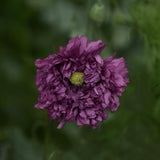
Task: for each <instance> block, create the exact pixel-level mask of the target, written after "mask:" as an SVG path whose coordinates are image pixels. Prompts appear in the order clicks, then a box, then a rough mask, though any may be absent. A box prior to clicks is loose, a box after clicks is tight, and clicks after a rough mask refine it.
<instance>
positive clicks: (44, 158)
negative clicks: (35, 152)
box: [43, 114, 49, 160]
mask: <svg viewBox="0 0 160 160" xmlns="http://www.w3.org/2000/svg"><path fill="white" fill-rule="evenodd" d="M48 127H49V121H48V116H47V115H46V114H45V132H44V134H45V135H44V145H43V146H44V148H43V160H47V152H48V137H49V128H48Z"/></svg>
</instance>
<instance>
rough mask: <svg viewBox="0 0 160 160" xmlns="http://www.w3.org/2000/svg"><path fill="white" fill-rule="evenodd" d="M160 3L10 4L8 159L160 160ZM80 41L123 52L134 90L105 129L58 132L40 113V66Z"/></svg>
mask: <svg viewBox="0 0 160 160" xmlns="http://www.w3.org/2000/svg"><path fill="white" fill-rule="evenodd" d="M159 8H160V2H159V0H141V1H138V0H136V1H135V0H133V1H128V0H108V1H105V0H101V1H97V0H88V1H84V0H83V1H82V0H68V1H66V0H54V1H52V0H38V1H37V0H24V1H21V0H16V1H15V0H7V1H3V2H2V5H0V10H1V15H0V16H1V25H0V40H1V45H0V82H1V85H0V91H1V95H0V124H1V125H0V160H54V159H55V160H56V159H59V160H82V159H84V160H88V159H92V160H106V159H108V160H121V159H123V160H128V159H130V160H132V159H133V160H143V159H145V160H151V159H153V160H158V159H159V157H160V153H159V148H160V138H159V135H160V18H159ZM77 34H79V35H86V36H87V37H88V38H89V40H90V41H95V40H98V39H102V41H103V42H104V43H107V47H106V48H105V50H104V51H103V52H102V54H101V55H102V57H103V58H104V59H105V58H106V57H108V56H110V55H112V54H113V52H115V51H117V57H121V56H123V57H124V58H125V59H126V62H127V67H128V68H129V78H130V84H129V85H128V87H127V89H126V91H125V92H124V93H123V95H122V97H120V107H119V109H118V110H117V112H115V113H113V114H111V113H110V114H109V118H108V119H107V120H106V121H105V122H104V123H103V124H101V126H100V129H98V130H92V129H90V128H89V127H78V126H76V124H75V122H72V123H67V124H66V125H65V126H64V127H63V129H62V130H57V129H56V127H57V123H56V121H53V122H52V123H48V117H47V114H46V112H45V111H41V110H37V109H35V108H34V104H35V103H37V96H38V93H37V87H36V85H35V74H36V67H35V66H34V61H35V59H37V58H43V57H46V56H48V54H50V53H53V50H52V46H54V48H55V51H54V52H58V50H59V46H65V45H66V44H67V41H68V40H69V39H70V38H71V37H74V36H76V35H77Z"/></svg>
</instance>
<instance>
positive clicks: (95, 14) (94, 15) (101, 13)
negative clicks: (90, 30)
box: [90, 2, 105, 23]
mask: <svg viewBox="0 0 160 160" xmlns="http://www.w3.org/2000/svg"><path fill="white" fill-rule="evenodd" d="M90 17H91V19H92V20H94V21H96V22H99V23H102V22H103V21H104V20H105V7H104V5H103V3H102V2H98V3H96V4H95V5H93V7H92V8H91V10H90Z"/></svg>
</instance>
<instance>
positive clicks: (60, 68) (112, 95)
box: [35, 36, 129, 129]
mask: <svg viewBox="0 0 160 160" xmlns="http://www.w3.org/2000/svg"><path fill="white" fill-rule="evenodd" d="M105 46H106V44H103V43H102V41H101V40H98V41H95V42H90V43H89V44H87V37H85V36H82V37H81V38H79V37H78V36H77V37H75V38H73V39H71V40H70V41H69V43H68V44H67V46H66V47H60V51H59V53H55V54H51V55H49V56H48V57H46V58H44V59H37V60H36V61H35V65H36V66H37V76H36V84H37V85H38V91H39V98H38V101H39V102H38V104H36V105H35V107H36V108H37V109H46V110H47V112H48V115H49V117H50V121H51V120H52V119H57V121H58V123H59V125H58V127H57V128H59V129H60V128H62V126H63V125H64V124H65V123H66V122H67V121H69V122H70V121H74V120H75V121H76V123H77V125H78V126H83V125H87V126H91V127H92V128H98V123H99V122H102V121H103V120H105V119H106V118H107V117H108V114H107V113H106V112H105V111H111V112H114V111H116V110H117V108H118V106H119V96H121V94H122V92H123V91H124V90H125V87H126V86H127V83H129V79H128V77H127V74H128V70H127V68H126V65H125V60H124V58H118V59H114V56H115V54H113V56H111V57H108V58H107V59H106V60H103V59H102V58H101V56H100V53H101V51H102V50H103V49H104V47H105Z"/></svg>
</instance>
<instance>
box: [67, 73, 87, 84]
mask: <svg viewBox="0 0 160 160" xmlns="http://www.w3.org/2000/svg"><path fill="white" fill-rule="evenodd" d="M83 76H84V73H83V72H74V73H72V75H71V77H70V81H71V83H72V84H74V85H75V86H80V85H82V84H83V82H84V80H83Z"/></svg>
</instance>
